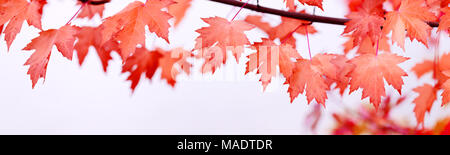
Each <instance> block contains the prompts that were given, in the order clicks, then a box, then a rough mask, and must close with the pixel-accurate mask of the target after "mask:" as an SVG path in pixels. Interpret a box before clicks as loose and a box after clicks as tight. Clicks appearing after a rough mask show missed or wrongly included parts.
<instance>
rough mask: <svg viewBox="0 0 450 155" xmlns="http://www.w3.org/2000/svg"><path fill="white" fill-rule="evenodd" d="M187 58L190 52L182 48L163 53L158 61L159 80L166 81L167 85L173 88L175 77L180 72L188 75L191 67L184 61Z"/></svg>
mask: <svg viewBox="0 0 450 155" xmlns="http://www.w3.org/2000/svg"><path fill="white" fill-rule="evenodd" d="M160 52H163V51H160ZM189 56H190V52H189V51H186V50H184V49H182V48H175V49H173V50H171V51H169V52H163V56H162V57H161V59H159V66H160V67H161V79H166V81H167V83H168V84H169V85H171V86H172V87H174V86H175V83H176V77H177V76H178V75H179V74H180V73H181V72H182V71H184V72H185V73H187V74H189V73H190V68H191V66H192V65H191V64H190V63H189V62H188V61H187V60H186V58H188V57H189Z"/></svg>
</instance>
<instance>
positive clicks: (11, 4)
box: [0, 0, 47, 49]
mask: <svg viewBox="0 0 450 155" xmlns="http://www.w3.org/2000/svg"><path fill="white" fill-rule="evenodd" d="M46 3H47V2H46V1H44V0H32V1H30V2H27V1H26V0H14V1H7V2H3V4H2V5H1V6H0V16H1V17H0V25H4V24H5V23H6V22H7V21H9V23H8V25H7V26H6V28H5V31H4V33H5V40H6V45H7V47H8V49H9V48H10V46H11V44H12V42H13V41H14V39H15V38H16V36H17V34H18V33H19V32H20V30H21V29H22V24H23V22H24V21H27V23H28V24H29V25H32V26H34V27H36V28H38V29H42V26H41V16H42V7H43V6H44V5H45V4H46Z"/></svg>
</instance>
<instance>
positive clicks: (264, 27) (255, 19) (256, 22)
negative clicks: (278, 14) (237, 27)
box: [244, 15, 272, 32]
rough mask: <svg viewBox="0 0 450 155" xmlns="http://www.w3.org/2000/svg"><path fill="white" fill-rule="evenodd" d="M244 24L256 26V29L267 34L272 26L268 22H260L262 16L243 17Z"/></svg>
mask: <svg viewBox="0 0 450 155" xmlns="http://www.w3.org/2000/svg"><path fill="white" fill-rule="evenodd" d="M244 21H245V22H247V23H249V24H252V25H254V26H256V27H257V28H259V29H261V30H263V31H264V32H269V31H270V30H271V29H272V26H270V24H269V23H268V22H264V21H262V16H258V15H248V16H247V17H245V20H244Z"/></svg>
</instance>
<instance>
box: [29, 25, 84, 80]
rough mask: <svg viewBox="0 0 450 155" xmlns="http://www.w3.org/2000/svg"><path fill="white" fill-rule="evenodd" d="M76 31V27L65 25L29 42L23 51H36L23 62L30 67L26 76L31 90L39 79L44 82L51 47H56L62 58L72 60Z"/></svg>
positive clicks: (40, 34) (41, 33)
mask: <svg viewBox="0 0 450 155" xmlns="http://www.w3.org/2000/svg"><path fill="white" fill-rule="evenodd" d="M76 30H77V28H76V27H73V26H70V25H65V26H63V27H61V28H59V29H50V30H47V31H43V32H40V33H39V36H38V37H36V38H34V39H33V40H31V42H30V43H29V44H28V45H27V46H26V47H25V48H24V49H23V50H36V51H35V52H34V53H33V54H32V55H31V56H30V58H28V60H27V62H25V65H30V68H29V69H28V72H27V74H29V75H30V78H31V81H32V87H33V88H34V86H35V85H36V82H37V81H38V80H39V78H44V80H45V74H46V71H47V64H48V61H49V59H50V55H51V51H52V47H53V45H56V48H57V49H58V51H59V52H61V54H62V55H63V56H64V57H66V58H67V59H69V60H72V55H73V46H74V45H73V44H74V42H75V37H74V35H75V34H76V33H77V31H76Z"/></svg>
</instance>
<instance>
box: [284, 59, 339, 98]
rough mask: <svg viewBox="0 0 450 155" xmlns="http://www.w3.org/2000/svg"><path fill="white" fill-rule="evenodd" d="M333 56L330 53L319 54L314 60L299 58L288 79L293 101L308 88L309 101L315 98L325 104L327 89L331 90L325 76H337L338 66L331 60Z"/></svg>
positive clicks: (307, 96)
mask: <svg viewBox="0 0 450 155" xmlns="http://www.w3.org/2000/svg"><path fill="white" fill-rule="evenodd" d="M332 57H333V56H332V55H328V54H319V55H316V56H314V58H313V59H312V60H306V59H298V60H297V62H296V63H295V69H294V72H293V74H292V76H291V77H290V78H289V81H287V83H288V84H289V89H288V92H289V94H290V97H291V102H293V101H294V99H295V98H296V97H297V96H298V95H299V94H301V93H303V92H304V91H305V90H306V98H307V100H308V103H310V102H311V101H312V100H313V99H315V100H316V102H317V103H319V104H322V105H324V106H325V100H326V99H327V94H326V91H327V90H329V87H328V85H327V84H326V82H325V80H326V79H325V77H329V78H336V70H337V68H336V66H335V65H334V64H332V63H331V62H330V61H331V59H332ZM305 86H306V87H305Z"/></svg>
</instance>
